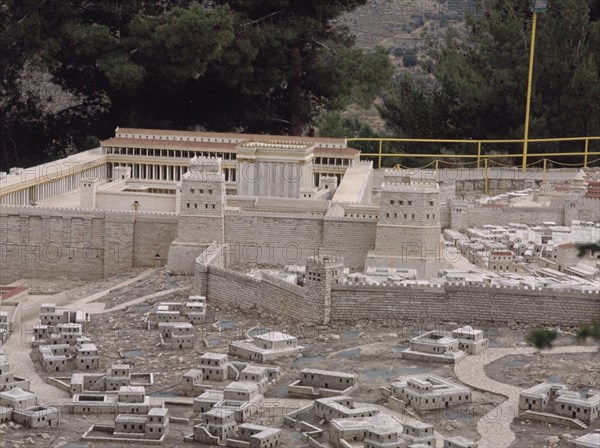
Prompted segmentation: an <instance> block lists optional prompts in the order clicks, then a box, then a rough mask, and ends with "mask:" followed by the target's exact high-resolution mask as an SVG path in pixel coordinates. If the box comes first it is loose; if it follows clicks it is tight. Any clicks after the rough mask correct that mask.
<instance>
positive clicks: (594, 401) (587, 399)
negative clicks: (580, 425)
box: [554, 389, 600, 425]
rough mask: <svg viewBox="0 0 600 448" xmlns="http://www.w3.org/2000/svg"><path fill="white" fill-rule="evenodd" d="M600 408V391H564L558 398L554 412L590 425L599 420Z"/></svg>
mask: <svg viewBox="0 0 600 448" xmlns="http://www.w3.org/2000/svg"><path fill="white" fill-rule="evenodd" d="M599 408H600V391H598V390H594V389H591V390H587V391H584V392H579V391H570V390H569V391H562V392H560V393H559V395H558V397H556V400H555V405H554V412H555V413H556V414H557V415H562V416H564V417H569V418H573V419H576V420H581V421H582V422H584V423H585V424H587V425H589V424H591V423H593V422H594V421H596V420H598V411H599Z"/></svg>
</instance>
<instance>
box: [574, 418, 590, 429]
mask: <svg viewBox="0 0 600 448" xmlns="http://www.w3.org/2000/svg"><path fill="white" fill-rule="evenodd" d="M573 423H575V424H577V425H579V426H581V429H586V428H587V427H588V425H587V424H586V423H585V422H583V421H582V420H579V419H578V418H574V419H573Z"/></svg>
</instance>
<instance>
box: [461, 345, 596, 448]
mask: <svg viewBox="0 0 600 448" xmlns="http://www.w3.org/2000/svg"><path fill="white" fill-rule="evenodd" d="M596 351H598V347H597V346H578V345H575V346H564V347H555V348H553V349H551V350H545V351H544V353H547V354H561V353H591V352H596ZM536 352H537V350H536V349H535V348H533V347H520V348H510V347H507V348H488V349H487V350H485V351H484V352H482V353H481V354H480V355H477V356H466V357H464V358H463V359H462V360H460V361H459V362H457V363H456V364H455V366H454V373H456V376H457V377H458V379H459V380H460V381H461V382H463V383H465V384H467V385H468V386H471V387H474V388H477V389H481V390H484V391H488V392H492V393H494V394H498V395H502V396H504V397H506V398H508V400H506V401H504V402H503V403H502V404H501V405H499V406H497V407H495V408H494V409H492V410H491V411H490V412H488V413H487V414H486V415H484V416H483V417H482V418H481V419H480V420H479V422H478V423H477V431H478V432H479V434H480V435H481V440H479V447H480V448H506V447H509V446H510V445H511V444H512V443H513V441H514V440H515V434H514V433H513V432H512V430H511V429H510V425H511V423H512V421H513V419H514V418H515V417H516V416H517V414H518V405H519V393H520V392H521V388H519V387H515V386H511V385H510V384H505V383H500V382H498V381H495V380H492V379H490V378H488V376H487V375H486V374H485V371H484V368H485V366H486V365H488V364H489V363H491V362H494V361H496V360H498V359H500V358H503V357H504V356H510V355H531V354H533V353H536Z"/></svg>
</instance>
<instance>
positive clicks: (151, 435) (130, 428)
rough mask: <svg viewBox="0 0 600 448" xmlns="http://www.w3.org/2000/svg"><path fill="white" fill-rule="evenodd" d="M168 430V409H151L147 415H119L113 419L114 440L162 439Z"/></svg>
mask: <svg viewBox="0 0 600 448" xmlns="http://www.w3.org/2000/svg"><path fill="white" fill-rule="evenodd" d="M168 429H169V417H168V409H166V408H151V409H150V410H149V411H148V414H147V415H134V414H119V415H118V416H117V418H116V419H115V429H114V433H113V436H114V438H115V439H147V440H159V439H162V438H163V437H164V436H165V435H166V434H167V431H168Z"/></svg>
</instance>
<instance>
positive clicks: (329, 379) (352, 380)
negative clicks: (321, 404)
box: [288, 369, 358, 397]
mask: <svg viewBox="0 0 600 448" xmlns="http://www.w3.org/2000/svg"><path fill="white" fill-rule="evenodd" d="M357 381H358V377H357V376H356V375H354V374H350V373H344V372H333V371H330V370H319V369H303V370H302V371H300V379H299V380H297V381H294V382H293V383H292V384H290V385H289V386H288V393H289V394H290V395H299V396H317V397H332V396H336V395H340V394H342V395H343V394H348V393H350V391H352V389H353V388H354V386H355V385H356V383H357Z"/></svg>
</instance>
